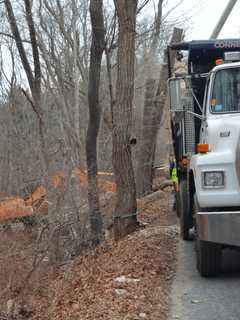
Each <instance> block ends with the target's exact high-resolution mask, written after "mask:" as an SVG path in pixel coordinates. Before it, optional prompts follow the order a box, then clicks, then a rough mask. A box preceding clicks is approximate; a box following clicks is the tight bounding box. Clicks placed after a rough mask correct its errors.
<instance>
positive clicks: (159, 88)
mask: <svg viewBox="0 0 240 320" xmlns="http://www.w3.org/2000/svg"><path fill="white" fill-rule="evenodd" d="M182 34H183V30H182V29H177V28H174V30H173V35H172V39H171V41H170V43H175V42H180V41H181V39H182ZM171 59H173V60H174V59H175V56H173V57H171ZM167 60H168V57H167V51H166V50H165V53H164V59H163V63H162V68H161V71H160V79H159V82H158V83H157V82H156V80H153V79H148V80H147V81H146V87H145V101H144V114H143V128H142V137H141V139H140V141H141V145H140V147H139V152H138V154H139V159H138V167H137V191H138V197H143V196H145V195H146V194H148V193H150V192H152V182H153V166H154V160H155V149H156V142H157V135H158V130H159V128H160V124H161V119H162V114H163V110H164V105H165V102H166V92H167V80H168V65H167Z"/></svg>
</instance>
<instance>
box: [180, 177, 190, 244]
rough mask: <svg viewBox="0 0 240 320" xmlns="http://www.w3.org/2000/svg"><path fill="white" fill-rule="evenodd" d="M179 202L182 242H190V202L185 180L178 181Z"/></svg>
mask: <svg viewBox="0 0 240 320" xmlns="http://www.w3.org/2000/svg"><path fill="white" fill-rule="evenodd" d="M179 202H180V212H179V213H180V231H181V237H182V239H183V240H191V237H190V234H189V231H190V228H191V227H192V226H193V225H192V218H191V216H190V201H189V191H188V183H187V180H182V181H180V184H179Z"/></svg>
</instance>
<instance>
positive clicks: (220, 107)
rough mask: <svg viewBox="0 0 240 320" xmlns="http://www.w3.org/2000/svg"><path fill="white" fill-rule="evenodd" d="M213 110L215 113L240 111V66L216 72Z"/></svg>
mask: <svg viewBox="0 0 240 320" xmlns="http://www.w3.org/2000/svg"><path fill="white" fill-rule="evenodd" d="M211 111H212V112H214V113H223V112H224V113H226V112H240V68H229V69H223V70H219V71H217V72H216V75H215V78H214V84H213V92H212V99H211Z"/></svg>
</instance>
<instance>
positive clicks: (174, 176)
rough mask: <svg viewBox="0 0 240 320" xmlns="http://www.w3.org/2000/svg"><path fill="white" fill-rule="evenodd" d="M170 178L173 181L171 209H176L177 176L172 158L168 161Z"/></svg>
mask: <svg viewBox="0 0 240 320" xmlns="http://www.w3.org/2000/svg"><path fill="white" fill-rule="evenodd" d="M170 180H171V181H172V182H173V188H174V203H173V209H174V210H175V209H176V193H177V192H178V176H177V166H176V161H175V160H172V161H170Z"/></svg>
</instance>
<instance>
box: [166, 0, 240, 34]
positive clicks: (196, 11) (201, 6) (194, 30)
mask: <svg viewBox="0 0 240 320" xmlns="http://www.w3.org/2000/svg"><path fill="white" fill-rule="evenodd" d="M178 2H179V0H168V6H170V7H171V6H174V4H176V3H178ZM228 2H229V0H183V4H181V5H180V6H179V7H178V9H177V12H176V13H175V14H177V15H179V14H180V15H181V14H182V17H184V16H186V17H187V16H191V17H192V18H191V23H190V28H188V30H187V33H186V37H187V39H188V40H193V39H208V38H209V37H210V35H211V33H212V31H213V29H214V27H215V25H216V24H217V22H218V19H219V18H220V16H221V14H222V12H223V10H224V8H225V7H226V5H227V3H228ZM239 37H240V0H238V2H237V3H236V5H235V7H234V8H233V11H232V13H231V15H230V16H229V18H228V20H227V22H226V24H225V26H224V28H223V29H222V32H221V34H220V35H219V38H239Z"/></svg>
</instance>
